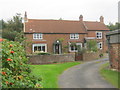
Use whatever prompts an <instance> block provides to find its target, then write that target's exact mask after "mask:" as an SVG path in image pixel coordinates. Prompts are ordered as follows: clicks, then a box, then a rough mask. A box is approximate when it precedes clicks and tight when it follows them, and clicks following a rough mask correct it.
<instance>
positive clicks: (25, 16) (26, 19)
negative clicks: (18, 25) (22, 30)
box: [24, 11, 28, 22]
mask: <svg viewBox="0 0 120 90" xmlns="http://www.w3.org/2000/svg"><path fill="white" fill-rule="evenodd" d="M24 22H28V18H27V12H26V11H25V15H24Z"/></svg>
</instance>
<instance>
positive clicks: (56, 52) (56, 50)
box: [55, 44, 60, 54]
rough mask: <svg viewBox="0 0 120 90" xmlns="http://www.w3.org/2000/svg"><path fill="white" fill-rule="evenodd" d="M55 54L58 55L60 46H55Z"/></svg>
mask: <svg viewBox="0 0 120 90" xmlns="http://www.w3.org/2000/svg"><path fill="white" fill-rule="evenodd" d="M55 54H60V45H59V44H55Z"/></svg>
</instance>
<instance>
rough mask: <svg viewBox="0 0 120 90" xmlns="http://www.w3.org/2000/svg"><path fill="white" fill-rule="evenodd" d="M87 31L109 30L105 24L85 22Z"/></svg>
mask: <svg viewBox="0 0 120 90" xmlns="http://www.w3.org/2000/svg"><path fill="white" fill-rule="evenodd" d="M84 23H85V26H86V27H87V30H109V29H108V28H107V26H106V25H105V24H104V23H101V22H90V21H84Z"/></svg>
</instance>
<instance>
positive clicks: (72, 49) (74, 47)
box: [69, 43, 82, 52]
mask: <svg viewBox="0 0 120 90" xmlns="http://www.w3.org/2000/svg"><path fill="white" fill-rule="evenodd" d="M78 48H82V43H76V44H72V43H70V44H69V51H70V52H77V51H78Z"/></svg>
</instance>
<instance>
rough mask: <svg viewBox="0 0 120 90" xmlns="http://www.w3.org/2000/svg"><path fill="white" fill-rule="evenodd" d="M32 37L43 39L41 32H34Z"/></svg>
mask: <svg viewBox="0 0 120 90" xmlns="http://www.w3.org/2000/svg"><path fill="white" fill-rule="evenodd" d="M33 39H43V35H42V33H34V34H33Z"/></svg>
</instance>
